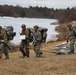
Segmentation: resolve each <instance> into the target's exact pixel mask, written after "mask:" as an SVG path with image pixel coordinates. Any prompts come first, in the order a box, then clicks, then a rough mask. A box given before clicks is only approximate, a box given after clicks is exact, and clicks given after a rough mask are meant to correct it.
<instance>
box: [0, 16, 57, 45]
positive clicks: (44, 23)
mask: <svg viewBox="0 0 76 75" xmlns="http://www.w3.org/2000/svg"><path fill="white" fill-rule="evenodd" d="M52 22H57V20H55V19H40V18H39V19H38V18H14V17H0V25H1V26H2V27H4V26H13V27H14V31H15V32H16V34H17V35H16V37H15V38H14V40H13V41H12V42H14V43H15V44H19V43H20V41H21V40H20V35H19V33H20V32H21V25H22V24H26V26H27V27H33V26H34V25H39V26H40V27H46V28H48V32H47V33H48V37H47V41H49V40H56V39H57V37H56V34H58V33H57V32H56V31H55V27H56V26H57V25H50V24H51V23H52Z"/></svg>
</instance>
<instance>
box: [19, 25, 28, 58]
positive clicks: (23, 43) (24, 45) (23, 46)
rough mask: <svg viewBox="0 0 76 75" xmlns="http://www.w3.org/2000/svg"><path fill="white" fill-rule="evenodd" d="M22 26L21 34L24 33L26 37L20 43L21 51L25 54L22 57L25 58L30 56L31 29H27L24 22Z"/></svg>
mask: <svg viewBox="0 0 76 75" xmlns="http://www.w3.org/2000/svg"><path fill="white" fill-rule="evenodd" d="M21 28H22V31H21V35H24V36H25V39H23V40H22V41H21V43H20V51H21V53H22V54H23V55H22V57H21V58H24V57H29V31H28V30H27V29H26V25H25V24H22V26H21Z"/></svg>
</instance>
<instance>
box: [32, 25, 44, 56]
mask: <svg viewBox="0 0 76 75" xmlns="http://www.w3.org/2000/svg"><path fill="white" fill-rule="evenodd" d="M38 28H39V27H38V25H35V26H34V35H33V44H34V51H35V53H36V57H42V54H43V53H42V52H41V50H40V47H41V40H42V36H41V33H40V32H39V31H38Z"/></svg>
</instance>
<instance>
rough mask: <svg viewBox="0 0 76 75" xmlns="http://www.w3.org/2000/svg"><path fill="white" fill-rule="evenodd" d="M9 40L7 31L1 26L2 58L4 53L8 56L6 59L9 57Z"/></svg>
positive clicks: (0, 56) (0, 51)
mask: <svg viewBox="0 0 76 75" xmlns="http://www.w3.org/2000/svg"><path fill="white" fill-rule="evenodd" d="M7 42H8V38H7V33H6V32H5V31H4V30H3V29H2V27H1V26H0V58H2V53H4V54H5V56H6V58H5V59H9V54H8V48H7Z"/></svg>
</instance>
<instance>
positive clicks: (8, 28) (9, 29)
mask: <svg viewBox="0 0 76 75" xmlns="http://www.w3.org/2000/svg"><path fill="white" fill-rule="evenodd" d="M4 30H5V31H6V33H7V37H8V41H9V40H13V39H14V37H15V36H16V32H14V28H13V27H12V26H5V27H4Z"/></svg>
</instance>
